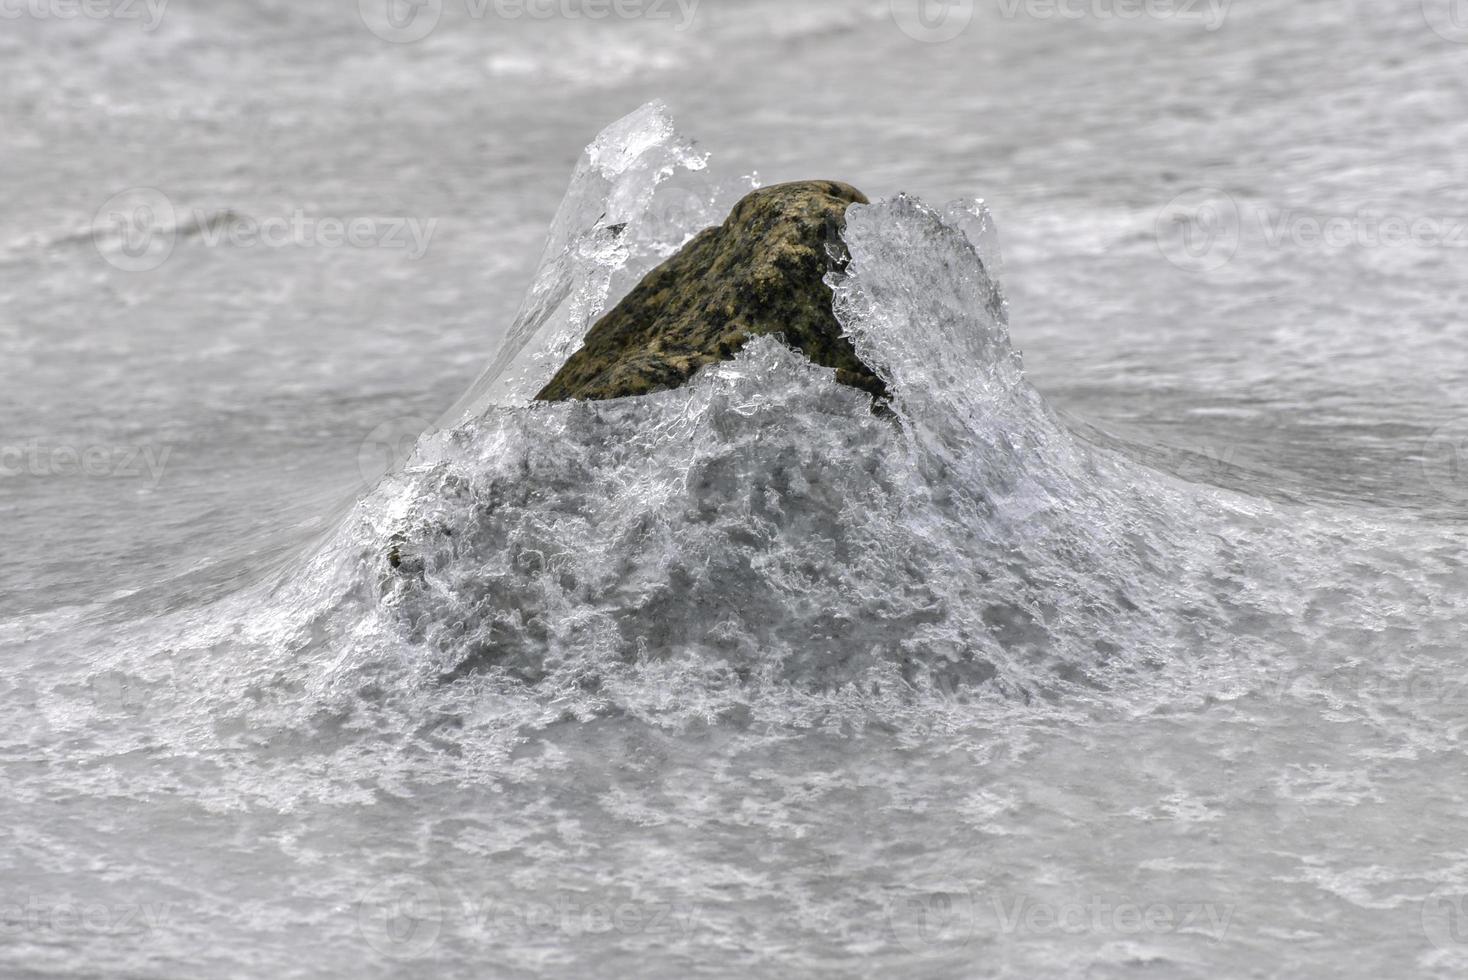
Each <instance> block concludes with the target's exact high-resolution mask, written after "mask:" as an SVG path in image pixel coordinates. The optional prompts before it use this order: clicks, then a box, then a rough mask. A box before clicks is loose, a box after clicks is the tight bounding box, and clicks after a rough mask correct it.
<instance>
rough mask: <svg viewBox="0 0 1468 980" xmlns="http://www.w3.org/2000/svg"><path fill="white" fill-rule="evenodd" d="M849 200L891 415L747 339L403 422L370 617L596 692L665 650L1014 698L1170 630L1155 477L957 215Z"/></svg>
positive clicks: (709, 666)
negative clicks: (663, 384) (1079, 424)
mask: <svg viewBox="0 0 1468 980" xmlns="http://www.w3.org/2000/svg"><path fill="white" fill-rule="evenodd" d="M850 221H851V228H850V230H849V231H848V244H849V246H850V249H851V253H852V264H851V266H850V269H849V273H848V275H847V277H846V278H845V279H844V280H843V281H841V282H839V283H837V284H836V297H837V299H836V309H837V312H838V316H839V317H840V319H841V320H842V322H843V324H844V325H845V327H846V328H847V330H848V331H849V333H850V334H851V336H852V337H853V340H854V342H855V343H856V344H857V347H858V350H859V352H860V353H861V354H862V356H863V357H864V359H866V360H867V361H868V363H870V364H872V365H873V367H874V368H875V369H876V370H878V371H879V372H880V373H882V374H883V376H884V377H885V378H886V379H887V380H888V381H889V383H890V384H891V386H892V391H893V395H894V399H893V403H892V412H891V413H890V414H874V413H873V412H872V410H871V402H870V400H869V398H867V397H866V396H865V395H863V394H861V393H860V392H856V391H854V390H851V389H848V388H845V387H844V386H841V385H838V384H837V383H836V382H835V380H834V374H833V373H832V372H831V371H829V370H826V369H823V368H819V367H816V366H814V365H812V364H810V363H809V362H808V361H806V360H805V359H804V358H803V357H802V356H801V355H799V354H798V353H796V352H792V351H791V350H789V349H787V348H785V347H784V346H782V345H781V344H780V343H779V342H778V341H775V340H773V339H767V338H766V339H759V340H757V341H755V342H752V343H751V344H749V345H748V346H747V347H746V348H745V349H744V350H743V352H742V353H740V354H739V355H738V356H737V357H736V358H735V359H734V360H733V361H731V362H727V363H724V364H719V365H713V366H711V367H710V368H708V369H706V370H705V371H704V372H702V373H701V374H700V375H699V376H697V377H696V378H695V380H694V382H693V383H692V384H691V385H689V386H687V387H685V388H682V389H678V390H675V391H669V392H661V393H658V394H655V395H650V396H644V397H640V398H634V399H622V400H617V401H611V402H599V403H569V404H554V405H534V406H522V407H512V406H502V407H495V408H491V409H489V410H487V411H486V413H485V414H484V415H483V416H482V417H481V418H478V419H475V420H472V421H468V422H466V423H464V424H462V425H460V426H458V427H456V428H453V429H449V430H446V431H443V432H440V433H438V434H435V435H433V436H430V437H427V438H425V439H424V441H423V442H422V443H421V444H420V446H419V447H418V451H417V454H416V456H415V458H414V459H413V461H412V462H411V464H410V465H409V466H408V467H407V468H406V469H405V470H404V471H403V472H402V473H400V474H398V475H397V476H395V477H393V478H391V479H390V480H389V481H387V482H386V483H385V484H384V485H383V486H382V487H380V488H379V489H378V491H377V492H376V494H375V495H374V497H373V498H371V499H369V500H368V501H367V502H366V504H365V505H364V507H363V508H361V510H360V511H359V513H358V516H357V520H356V522H355V524H354V525H353V526H352V528H351V529H350V530H351V533H352V536H353V538H354V542H353V543H351V544H350V545H347V543H346V542H340V544H342V545H345V546H347V547H350V548H352V549H353V550H354V552H355V555H356V558H357V561H356V564H355V569H354V570H353V571H351V572H350V573H348V574H351V575H354V576H356V577H358V578H359V580H360V579H365V580H363V581H361V586H362V587H364V588H366V589H368V590H370V593H371V597H372V598H371V603H370V610H371V611H370V613H369V617H370V618H375V619H376V620H377V621H378V630H377V631H374V632H378V631H380V635H385V636H387V637H393V638H395V640H394V641H392V642H393V643H395V644H396V645H397V646H399V647H401V648H405V649H413V650H417V651H420V655H419V656H420V659H419V668H420V669H421V670H422V671H423V672H424V674H425V676H426V675H427V674H428V673H436V674H437V675H438V676H439V677H441V678H445V677H461V676H464V675H466V674H470V673H478V672H491V673H497V674H502V675H504V676H507V677H510V678H514V679H516V680H518V681H521V682H526V683H533V684H534V683H543V682H549V683H550V684H551V685H552V686H553V687H555V688H564V687H566V686H568V685H569V686H579V687H583V688H585V687H588V686H589V687H592V688H596V687H599V686H600V685H602V684H603V683H604V682H606V680H607V679H608V678H609V677H610V676H611V675H612V674H613V673H615V672H616V671H618V670H619V669H621V668H622V667H625V666H626V665H630V664H637V663H648V662H659V661H663V662H666V661H676V662H679V663H682V664H685V665H687V666H689V667H691V668H692V669H693V670H694V671H695V672H698V671H715V672H719V673H722V674H724V675H725V676H726V677H728V678H730V679H731V680H732V681H734V682H736V683H737V682H742V681H747V680H750V679H755V678H758V679H761V680H764V681H773V682H775V683H780V684H793V685H796V686H800V687H806V688H823V689H824V688H830V687H833V686H839V685H843V684H849V683H854V682H859V681H861V680H863V679H864V678H868V679H869V678H871V677H873V676H894V677H900V678H901V679H902V680H903V681H904V682H906V683H909V684H914V685H926V684H939V685H942V686H944V687H946V688H950V689H957V688H965V689H967V688H974V687H977V686H992V687H995V688H997V689H999V690H1002V691H1006V692H1011V693H1013V692H1021V693H1025V694H1034V693H1043V692H1045V691H1047V690H1049V689H1051V688H1052V687H1053V685H1054V683H1055V682H1057V681H1058V680H1064V679H1078V678H1083V677H1084V676H1085V675H1086V673H1087V672H1088V671H1089V670H1090V669H1091V668H1093V667H1095V666H1097V665H1104V664H1106V663H1107V662H1108V661H1109V660H1110V659H1111V658H1112V657H1113V656H1114V655H1115V654H1116V653H1117V652H1118V651H1120V650H1122V649H1124V648H1125V649H1126V650H1127V651H1128V652H1129V653H1130V654H1135V653H1137V652H1138V651H1143V652H1149V651H1150V652H1160V651H1161V650H1162V649H1164V648H1166V647H1168V646H1171V645H1173V644H1174V643H1179V642H1183V641H1184V639H1185V638H1184V637H1180V636H1178V635H1177V634H1176V628H1177V625H1178V624H1177V623H1176V622H1173V621H1166V620H1159V619H1158V618H1157V617H1155V616H1154V615H1153V613H1152V612H1151V610H1153V609H1155V608H1156V607H1155V604H1154V603H1152V602H1151V601H1149V600H1150V599H1151V598H1152V596H1150V595H1149V594H1148V589H1149V584H1150V583H1156V582H1158V581H1170V582H1176V581H1178V580H1179V578H1181V577H1186V569H1184V568H1180V567H1178V566H1177V565H1175V564H1172V563H1168V562H1165V561H1164V560H1163V559H1162V558H1161V557H1160V556H1161V555H1164V554H1172V553H1176V549H1175V548H1170V547H1168V546H1167V544H1166V543H1165V542H1162V541H1159V540H1153V539H1149V538H1148V537H1147V536H1146V535H1147V534H1148V533H1149V532H1148V530H1147V529H1148V528H1154V527H1168V526H1172V522H1171V521H1170V519H1169V518H1168V517H1166V516H1164V515H1161V514H1156V513H1154V514H1148V513H1145V511H1146V509H1147V508H1149V507H1151V506H1155V503H1156V502H1157V501H1160V500H1164V499H1166V496H1167V495H1166V493H1164V492H1163V491H1162V488H1161V487H1158V488H1154V491H1155V492H1153V493H1150V494H1147V495H1145V497H1146V498H1147V499H1149V500H1151V501H1153V503H1151V504H1149V503H1138V502H1137V500H1136V497H1135V495H1133V494H1132V493H1131V490H1132V489H1134V487H1128V488H1126V489H1125V492H1124V493H1123V494H1118V495H1108V494H1107V493H1106V492H1105V491H1104V490H1103V489H1100V488H1103V487H1105V486H1107V485H1108V484H1107V481H1105V480H1102V479H1099V478H1098V477H1099V474H1098V473H1097V467H1098V466H1099V465H1100V464H1099V463H1098V462H1097V461H1096V460H1095V458H1094V457H1093V456H1092V453H1091V451H1090V450H1089V449H1087V448H1085V447H1083V446H1081V445H1080V444H1078V443H1076V442H1075V441H1074V440H1073V438H1072V437H1071V436H1070V435H1069V434H1068V433H1067V432H1066V431H1065V430H1064V428H1063V427H1061V426H1059V425H1058V424H1057V423H1056V422H1055V421H1054V420H1053V419H1051V417H1050V416H1049V414H1048V412H1047V411H1046V409H1045V407H1044V404H1043V402H1042V401H1041V400H1040V398H1039V396H1038V395H1037V394H1036V393H1035V392H1034V390H1033V389H1032V388H1031V387H1030V386H1029V385H1028V383H1027V382H1025V380H1024V377H1023V373H1022V370H1021V365H1020V359H1019V357H1018V355H1017V354H1016V353H1015V352H1014V350H1013V349H1012V347H1011V346H1010V344H1009V340H1008V337H1007V334H1006V331H1005V328H1004V324H1003V300H1002V295H1001V293H1000V291H999V288H998V286H997V284H996V283H995V282H994V281H993V279H992V278H991V277H990V276H989V275H988V273H987V271H986V270H985V267H984V265H983V262H982V260H981V259H980V257H979V254H978V251H977V250H976V248H975V245H974V243H973V242H972V241H971V240H970V238H969V236H968V235H967V234H965V232H964V231H963V229H962V228H961V227H960V226H958V225H955V224H953V223H950V222H949V221H947V220H945V218H944V216H943V215H940V214H938V213H937V212H934V211H932V210H930V209H928V208H926V207H925V206H923V205H922V204H921V203H920V202H918V201H916V200H913V199H910V198H906V197H899V198H897V199H895V200H893V201H890V202H885V203H879V204H877V205H873V206H870V207H858V208H854V209H853V211H852V214H851V217H850ZM345 530H348V529H344V531H345ZM351 591H353V592H356V591H358V590H356V589H353V590H351ZM356 615H357V614H356V613H355V612H354V613H352V614H351V615H349V616H347V617H344V621H342V622H339V623H337V624H336V625H335V626H333V627H332V628H331V629H330V630H329V632H331V633H338V632H339V631H340V630H343V629H345V630H347V631H351V630H360V629H361V628H362V626H363V622H362V620H360V619H353V617H355V616H356ZM1188 639H1190V638H1188Z"/></svg>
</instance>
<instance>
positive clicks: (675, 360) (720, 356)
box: [536, 180, 886, 401]
mask: <svg viewBox="0 0 1468 980" xmlns="http://www.w3.org/2000/svg"><path fill="white" fill-rule="evenodd" d="M866 203H868V202H867V199H866V196H865V195H863V194H862V193H861V191H859V190H857V189H856V188H855V187H852V186H851V185H849V184H843V183H840V182H839V181H832V180H817V181H800V182H797V183H790V184H777V185H775V186H773V187H766V188H762V189H760V190H757V191H754V192H753V193H751V194H749V195H748V196H746V197H745V198H744V199H743V200H741V201H740V202H739V203H738V204H737V205H735V207H734V210H733V211H731V212H730V214H729V217H728V218H727V219H725V221H724V223H723V224H722V225H719V226H716V227H713V228H708V229H706V230H704V231H702V232H700V233H699V234H698V235H696V236H694V237H693V239H692V240H690V241H689V242H688V244H687V245H685V246H683V248H682V249H681V250H680V251H679V252H678V253H677V254H676V255H674V256H673V257H672V258H670V259H668V260H667V261H666V262H664V263H663V264H662V265H660V266H658V267H657V268H656V269H654V270H653V271H652V272H650V273H648V275H647V277H646V278H644V279H643V280H642V282H640V283H639V284H638V285H637V287H636V288H634V289H633V290H632V292H630V293H628V294H627V297H626V298H625V299H623V300H622V302H620V303H618V304H617V305H616V307H614V308H613V309H612V310H611V311H610V312H608V313H607V314H606V315H605V316H603V317H602V318H601V319H600V320H599V321H597V323H596V324H595V325H594V326H593V327H592V328H591V330H590V331H588V332H587V334H586V339H585V341H584V342H583V344H582V346H581V349H580V350H578V351H577V352H576V353H575V354H573V355H572V356H571V358H570V359H569V360H568V361H567V362H566V363H565V365H564V366H563V367H562V368H561V370H560V371H559V372H558V373H557V374H556V376H555V377H554V378H552V379H551V382H550V384H548V385H546V387H545V389H544V390H543V391H541V393H540V394H539V395H537V396H536V397H537V399H538V400H540V401H567V400H571V399H587V400H599V399H607V398H622V397H626V396H630V395H645V394H648V393H650V392H654V391H663V390H666V389H669V388H677V387H679V386H681V385H683V384H685V383H686V382H687V381H688V380H689V378H691V377H693V375H694V374H695V373H696V372H697V371H698V370H699V369H700V368H702V367H703V366H705V365H706V364H711V363H714V362H715V361H721V360H727V359H729V358H731V357H733V356H734V354H735V353H736V352H738V351H739V349H740V348H742V347H743V346H744V345H745V343H746V342H748V341H749V339H750V338H752V337H757V336H762V335H769V334H780V335H783V336H784V338H785V341H786V342H787V343H789V344H790V345H791V346H792V347H795V348H798V349H799V350H800V351H802V352H803V353H804V354H805V355H806V356H807V357H809V358H810V359H811V360H812V361H813V362H815V363H816V364H820V365H823V366H825V367H829V368H835V370H836V379H837V380H838V381H840V382H842V383H843V384H847V385H851V386H853V387H856V388H860V389H862V390H863V391H866V392H869V393H871V394H873V395H876V396H885V394H886V389H885V386H884V385H883V383H882V380H881V379H880V378H879V377H877V375H876V374H875V373H874V372H873V371H872V370H871V369H870V368H868V367H867V366H866V365H865V364H863V363H862V362H861V360H860V359H859V358H858V357H857V356H856V351H855V349H854V348H853V347H852V346H851V341H850V340H848V339H847V338H846V337H843V336H842V334H841V325H840V323H838V322H837V320H836V315H835V313H833V312H832V309H831V299H832V297H831V289H830V287H829V286H827V285H826V283H825V276H826V274H827V273H828V272H829V271H831V269H832V268H833V267H835V266H836V264H837V262H838V261H839V260H838V259H837V258H836V257H835V255H836V254H839V252H840V250H839V249H832V248H830V247H829V246H832V245H839V241H840V239H839V235H840V232H841V230H842V229H844V228H845V226H846V209H847V208H848V207H850V206H851V205H852V204H866Z"/></svg>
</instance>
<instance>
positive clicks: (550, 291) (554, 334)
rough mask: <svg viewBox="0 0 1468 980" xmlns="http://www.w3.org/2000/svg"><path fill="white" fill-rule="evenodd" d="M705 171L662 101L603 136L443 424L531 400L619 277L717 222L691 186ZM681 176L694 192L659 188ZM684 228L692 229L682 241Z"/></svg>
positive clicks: (700, 188) (707, 200) (705, 197)
mask: <svg viewBox="0 0 1468 980" xmlns="http://www.w3.org/2000/svg"><path fill="white" fill-rule="evenodd" d="M706 166H707V160H706V158H705V157H704V156H702V155H701V154H699V153H698V152H697V151H695V149H694V147H693V144H692V143H690V142H689V141H688V140H686V139H684V138H683V136H681V135H680V134H679V133H678V131H677V129H676V128H675V126H674V124H673V119H672V117H671V116H670V115H669V113H668V110H667V107H666V106H665V105H664V104H663V103H661V102H650V103H648V104H647V105H645V106H643V107H642V108H640V109H638V110H637V111H636V112H633V113H631V114H629V115H627V116H625V117H624V118H622V119H619V120H617V121H616V122H614V123H612V124H611V125H610V126H608V127H607V128H606V129H605V130H603V131H602V132H601V133H600V134H599V135H598V136H597V138H596V139H595V140H593V141H592V143H591V144H590V145H589V146H587V148H586V151H585V153H583V154H582V156H581V160H580V162H579V163H578V164H577V167H576V171H575V173H574V174H573V175H572V178H571V185H570V188H569V189H568V190H567V192H566V197H565V198H564V199H563V200H562V202H561V206H560V208H559V209H558V210H557V211H556V216H555V218H554V220H553V221H552V222H551V228H550V233H549V234H548V235H547V238H546V245H545V251H544V253H543V254H542V256H541V260H540V265H539V267H538V269H537V270H536V274H535V278H534V280H533V281H532V282H531V285H530V288H529V290H528V291H527V292H526V295H525V300H524V302H523V303H522V304H521V307H520V311H519V313H518V314H517V315H516V317H515V322H514V323H513V324H511V326H510V328H509V330H508V331H507V332H506V334H505V340H504V342H503V344H502V345H501V347H500V350H499V353H498V354H496V355H495V358H494V360H493V361H492V362H491V363H490V365H489V367H488V368H487V369H486V370H485V372H484V374H483V375H481V376H480V378H479V379H478V380H477V381H476V382H475V383H474V384H473V385H472V386H471V387H470V389H469V390H468V391H467V392H466V393H465V394H464V396H463V397H462V398H460V399H459V401H458V402H457V403H456V404H455V405H454V407H453V408H452V409H450V410H449V412H448V413H447V414H446V415H445V416H444V419H443V421H444V423H445V424H454V423H456V422H458V421H460V420H461V419H463V418H464V417H465V416H466V415H470V416H475V415H478V414H480V413H482V412H483V411H485V410H486V409H487V408H488V407H489V406H491V405H495V404H524V403H525V402H527V401H529V400H530V398H531V396H533V395H534V394H535V392H537V391H539V390H540V388H541V387H543V386H544V385H545V383H546V382H547V381H549V380H550V377H551V375H553V374H554V373H555V372H556V371H557V370H558V369H559V368H560V366H561V364H563V363H564V362H565V360H566V358H567V357H568V356H570V354H571V353H572V352H573V351H575V350H576V348H577V346H578V345H579V344H580V342H581V339H582V338H583V337H585V336H586V332H587V331H588V330H589V329H590V328H591V326H592V324H593V323H595V322H596V319H597V317H599V316H600V315H601V313H602V312H603V310H605V309H606V308H607V306H608V294H609V293H610V291H611V290H612V288H613V277H614V276H615V275H616V274H617V273H618V272H620V271H622V270H623V269H625V268H628V267H632V268H639V267H643V266H646V267H650V266H651V265H652V264H654V263H653V260H654V259H655V258H660V257H662V256H665V255H667V254H669V253H670V252H671V251H672V249H673V248H674V247H676V246H677V245H679V244H681V243H682V240H683V237H686V235H690V234H692V233H693V232H694V231H697V230H699V229H700V228H702V227H704V226H706V225H711V224H714V223H716V211H715V208H714V205H713V202H712V200H711V197H712V192H711V191H709V190H708V189H707V187H706V184H705V183H704V182H702V181H698V180H694V179H688V175H690V174H697V173H699V172H701V171H703V170H704V168H705V167H706ZM679 176H682V177H684V178H685V179H687V183H686V184H675V185H674V186H671V187H668V188H662V185H663V184H665V183H666V182H668V181H669V180H671V179H673V178H675V177H679ZM660 188H662V190H661V193H660ZM670 218H672V219H675V220H669V219H670ZM687 226H694V227H693V229H692V231H688V232H686V233H685V232H684V231H683V229H684V228H685V227H687ZM670 236H671V237H672V239H673V240H671V241H670V240H669V237H670Z"/></svg>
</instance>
